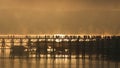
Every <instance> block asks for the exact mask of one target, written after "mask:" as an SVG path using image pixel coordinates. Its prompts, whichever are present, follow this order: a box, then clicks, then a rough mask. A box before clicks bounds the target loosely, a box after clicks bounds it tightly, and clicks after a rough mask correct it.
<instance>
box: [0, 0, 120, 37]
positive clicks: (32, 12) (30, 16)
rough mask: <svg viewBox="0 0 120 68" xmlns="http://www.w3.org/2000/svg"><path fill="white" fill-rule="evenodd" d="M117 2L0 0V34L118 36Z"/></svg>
mask: <svg viewBox="0 0 120 68" xmlns="http://www.w3.org/2000/svg"><path fill="white" fill-rule="evenodd" d="M119 29H120V1H119V0H0V34H13V33H16V34H44V33H45V34H49V33H50V34H53V33H64V34H70V33H72V34H114V35H118V34H119V35H120V30H119Z"/></svg>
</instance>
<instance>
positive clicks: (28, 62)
mask: <svg viewBox="0 0 120 68" xmlns="http://www.w3.org/2000/svg"><path fill="white" fill-rule="evenodd" d="M119 67H120V62H115V61H109V60H96V59H67V58H66V59H61V58H58V59H51V58H48V59H45V58H41V59H35V58H31V59H24V58H23V59H18V58H15V59H9V58H4V59H3V58H2V59H0V68H119Z"/></svg>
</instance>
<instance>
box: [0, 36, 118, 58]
mask: <svg viewBox="0 0 120 68" xmlns="http://www.w3.org/2000/svg"><path fill="white" fill-rule="evenodd" d="M15 47H16V48H18V49H16V50H15ZM20 47H24V49H21V48H20ZM0 50H1V52H0V57H11V55H12V57H15V56H22V57H23V56H24V55H23V53H25V52H27V53H28V55H27V56H26V57H37V58H40V57H46V58H48V57H51V58H57V57H59V58H66V57H68V58H72V57H75V58H86V57H88V58H92V57H95V58H101V57H102V58H109V59H112V58H117V59H119V57H120V54H119V52H120V36H80V35H0ZM22 50H23V51H22ZM13 51H14V52H13ZM8 52H9V53H8ZM15 52H16V53H15ZM6 53H7V54H6ZM8 54H9V55H8ZM6 55H8V56H6Z"/></svg>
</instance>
